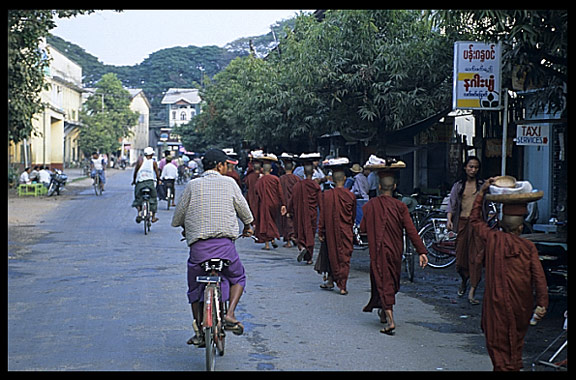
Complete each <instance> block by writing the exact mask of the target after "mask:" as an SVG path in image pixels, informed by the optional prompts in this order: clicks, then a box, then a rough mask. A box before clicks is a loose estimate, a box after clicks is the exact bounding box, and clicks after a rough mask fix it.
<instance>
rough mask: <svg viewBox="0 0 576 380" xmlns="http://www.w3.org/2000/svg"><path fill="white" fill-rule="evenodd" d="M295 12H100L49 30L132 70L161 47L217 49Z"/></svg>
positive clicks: (59, 22) (105, 60)
mask: <svg viewBox="0 0 576 380" xmlns="http://www.w3.org/2000/svg"><path fill="white" fill-rule="evenodd" d="M300 11H301V10H280V9H273V10H259V9H254V10H244V9H239V10H161V9H154V10H124V11H122V12H114V11H111V10H104V11H96V12H94V13H91V14H89V15H81V16H76V17H71V18H68V19H58V18H56V20H55V21H56V25H57V27H56V28H54V29H52V30H51V31H50V32H51V33H52V34H53V35H56V36H58V37H60V38H63V39H64V40H66V41H69V42H72V43H74V44H76V45H78V46H80V47H82V48H83V49H84V50H86V51H87V52H88V53H90V54H92V55H93V56H95V57H96V58H98V60H99V61H101V62H103V63H105V64H109V65H116V66H132V65H136V64H139V63H141V62H142V61H143V60H144V59H145V58H147V57H148V56H149V55H150V54H151V53H154V52H155V51H158V50H160V49H164V48H169V47H174V46H184V47H186V46H190V45H193V46H199V47H200V46H210V45H216V46H219V47H223V46H224V45H226V44H227V43H229V42H232V41H234V40H236V39H238V38H241V37H251V36H259V35H262V34H266V33H268V32H269V31H270V25H273V24H274V23H276V22H277V21H281V20H284V19H287V18H292V17H294V16H296V15H297V14H299V13H300ZM304 12H306V13H308V12H311V11H310V10H304Z"/></svg>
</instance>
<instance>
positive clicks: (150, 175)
mask: <svg viewBox="0 0 576 380" xmlns="http://www.w3.org/2000/svg"><path fill="white" fill-rule="evenodd" d="M150 179H152V180H154V179H156V173H155V172H154V159H153V158H151V159H147V158H146V157H144V158H143V160H142V165H141V166H140V169H138V174H137V175H136V182H142V181H147V180H150Z"/></svg>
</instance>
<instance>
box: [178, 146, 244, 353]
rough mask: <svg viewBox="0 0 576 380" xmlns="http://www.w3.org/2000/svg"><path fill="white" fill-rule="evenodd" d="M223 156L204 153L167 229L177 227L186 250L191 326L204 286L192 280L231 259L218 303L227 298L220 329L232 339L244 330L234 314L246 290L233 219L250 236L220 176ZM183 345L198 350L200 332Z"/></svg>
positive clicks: (198, 315)
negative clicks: (213, 263) (215, 261)
mask: <svg viewBox="0 0 576 380" xmlns="http://www.w3.org/2000/svg"><path fill="white" fill-rule="evenodd" d="M227 159H228V156H226V154H225V153H224V152H223V151H222V150H220V149H210V150H208V151H207V152H206V154H205V155H204V158H203V160H202V164H203V167H204V172H203V173H202V175H200V177H199V178H197V179H194V180H193V181H189V182H188V184H187V185H186V188H185V189H184V192H183V193H182V196H181V197H180V201H179V202H178V205H177V206H176V208H175V209H174V216H173V217H172V227H182V228H183V230H182V234H183V235H184V236H185V237H186V243H187V244H188V246H189V247H190V251H189V257H188V261H187V278H188V292H187V295H188V302H189V303H190V305H191V309H192V316H193V324H194V323H196V325H197V324H198V323H199V322H200V321H202V309H201V308H200V300H201V297H202V295H203V284H202V283H198V282H196V276H200V275H203V274H204V273H205V272H204V270H203V268H202V267H201V265H200V264H201V263H202V262H204V261H206V260H209V259H212V258H220V259H225V260H230V265H229V266H226V267H224V269H223V270H222V272H221V274H222V276H221V278H222V281H221V289H222V300H224V301H227V300H229V306H228V309H227V311H226V315H225V317H224V329H226V330H229V331H232V332H233V333H234V334H236V335H241V334H242V333H243V332H244V326H243V325H242V323H241V322H240V321H238V319H237V318H236V316H235V310H236V307H237V305H238V302H239V301H240V297H241V296H242V292H243V291H244V288H245V287H246V273H245V270H244V266H243V265H242V262H241V261H240V257H239V256H238V252H237V251H236V247H235V245H234V240H235V239H236V237H237V236H238V231H239V224H238V219H237V217H238V218H240V220H241V222H242V223H243V224H244V227H243V230H242V235H244V236H250V235H252V228H251V226H250V223H252V221H253V217H252V213H251V212H250V208H249V207H248V203H247V202H246V199H245V198H244V196H243V195H242V191H241V190H240V188H238V186H236V183H235V182H234V180H233V179H232V178H230V177H227V176H225V175H224V173H226V171H227V170H228V169H227V165H226V160H227ZM187 343H188V344H194V345H198V346H203V344H204V336H203V332H202V330H201V329H198V333H197V334H196V335H194V336H193V337H192V338H190V339H189V340H188V341H187Z"/></svg>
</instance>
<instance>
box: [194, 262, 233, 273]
mask: <svg viewBox="0 0 576 380" xmlns="http://www.w3.org/2000/svg"><path fill="white" fill-rule="evenodd" d="M228 265H230V260H226V259H208V260H206V261H203V262H201V263H200V266H201V267H202V268H204V270H205V271H206V272H210V271H212V270H215V271H217V272H221V271H222V269H224V267H227V266H228Z"/></svg>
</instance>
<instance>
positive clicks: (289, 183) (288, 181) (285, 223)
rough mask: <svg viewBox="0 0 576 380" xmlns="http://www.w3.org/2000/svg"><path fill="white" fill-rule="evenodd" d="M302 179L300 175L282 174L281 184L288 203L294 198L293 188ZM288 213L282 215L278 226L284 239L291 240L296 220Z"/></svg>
mask: <svg viewBox="0 0 576 380" xmlns="http://www.w3.org/2000/svg"><path fill="white" fill-rule="evenodd" d="M299 181H300V177H298V176H297V175H295V174H292V173H286V174H284V175H282V176H280V185H282V191H283V192H284V198H285V199H286V204H288V202H290V199H292V189H293V188H294V185H296V183H297V182H299ZM288 215H289V214H288V213H287V214H286V215H284V216H281V217H280V223H279V225H278V228H279V230H280V235H281V236H282V237H283V238H284V241H290V239H291V238H293V237H294V221H293V219H292V218H293V217H292V215H290V216H288Z"/></svg>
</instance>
